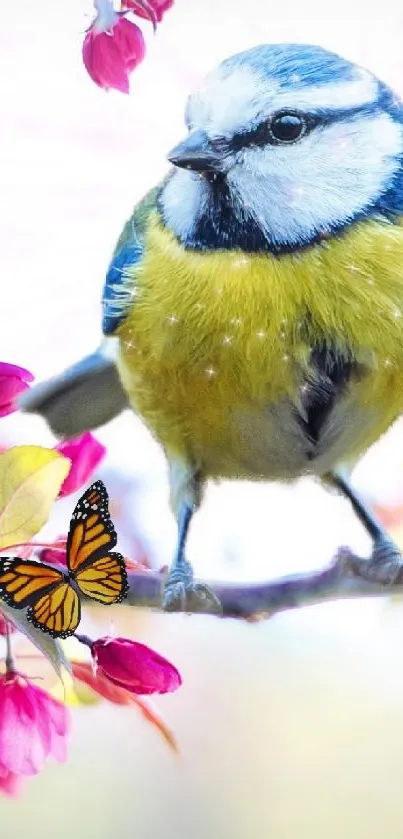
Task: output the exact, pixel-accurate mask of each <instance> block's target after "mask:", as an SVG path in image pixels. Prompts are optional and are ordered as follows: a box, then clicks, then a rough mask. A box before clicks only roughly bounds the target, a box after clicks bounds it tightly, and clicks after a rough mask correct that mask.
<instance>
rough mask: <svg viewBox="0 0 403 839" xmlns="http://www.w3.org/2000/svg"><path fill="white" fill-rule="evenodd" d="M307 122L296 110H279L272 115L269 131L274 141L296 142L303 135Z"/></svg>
mask: <svg viewBox="0 0 403 839" xmlns="http://www.w3.org/2000/svg"><path fill="white" fill-rule="evenodd" d="M306 129H307V124H306V121H305V119H304V117H303V116H302V115H301V114H297V113H295V112H294V111H279V113H277V114H274V116H272V118H271V120H270V123H269V131H270V135H271V137H272V141H273V142H274V143H295V141H296V140H299V139H300V137H302V136H303V135H304V134H305V132H306Z"/></svg>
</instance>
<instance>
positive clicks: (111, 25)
mask: <svg viewBox="0 0 403 839" xmlns="http://www.w3.org/2000/svg"><path fill="white" fill-rule="evenodd" d="M96 5H97V8H98V10H99V9H100V7H102V8H101V11H98V15H97V17H96V18H95V20H94V22H93V23H92V25H91V26H90V28H89V30H88V32H87V34H86V36H85V39H84V44H83V61H84V65H85V67H86V69H87V72H88V73H89V75H90V76H91V78H92V80H93V81H94V82H95V84H97V85H98V86H99V87H103V88H105V90H108V89H109V88H111V87H112V88H115V89H116V90H120V91H121V92H122V93H129V73H131V71H132V70H134V68H135V67H137V65H138V64H140V62H141V61H142V60H143V58H144V56H145V42H144V37H143V33H142V31H141V29H139V27H138V26H136V24H135V23H132V22H131V21H130V20H127V19H126V18H125V17H124V16H123V15H121V14H120V15H118V14H117V13H116V12H115V11H114V9H113V6H112V4H111V3H110V2H109V0H102V2H101V3H100V2H98V3H97V4H96Z"/></svg>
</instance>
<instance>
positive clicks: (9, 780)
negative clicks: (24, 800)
mask: <svg viewBox="0 0 403 839" xmlns="http://www.w3.org/2000/svg"><path fill="white" fill-rule="evenodd" d="M23 782H24V777H23V775H16V774H15V772H9V771H8V769H6V770H5V771H4V773H2V772H0V792H3V793H4V794H5V795H9V796H11V798H15V797H16V796H17V795H19V794H20V792H21V788H22V785H23Z"/></svg>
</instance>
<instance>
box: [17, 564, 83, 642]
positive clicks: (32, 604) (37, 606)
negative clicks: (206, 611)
mask: <svg viewBox="0 0 403 839" xmlns="http://www.w3.org/2000/svg"><path fill="white" fill-rule="evenodd" d="M0 598H1V599H2V600H4V601H5V602H6V603H8V604H9V605H10V606H12V607H13V608H14V609H25V608H26V607H28V609H27V619H28V620H29V621H30V623H32V624H33V625H34V626H36V627H37V629H42V630H43V632H48V633H49V634H50V635H52V636H53V637H54V638H67V636H68V635H72V634H73V632H74V631H75V630H76V629H77V626H78V624H79V622H80V600H79V597H78V594H77V593H76V592H75V591H74V589H73V588H72V587H71V585H70V584H69V582H68V581H67V580H66V577H65V575H64V574H63V572H62V571H58V570H57V568H53V567H52V566H51V565H45V564H44V563H42V562H32V561H31V560H25V559H19V558H18V557H6V556H3V557H0Z"/></svg>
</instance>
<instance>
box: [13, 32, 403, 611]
mask: <svg viewBox="0 0 403 839" xmlns="http://www.w3.org/2000/svg"><path fill="white" fill-rule="evenodd" d="M186 124H187V129H188V134H187V136H186V137H185V139H184V140H183V141H182V142H181V143H179V145H177V146H176V147H175V148H174V149H172V150H171V152H170V153H169V154H168V160H169V161H170V162H171V164H172V168H171V169H170V171H169V173H168V175H167V177H166V178H165V179H164V181H163V182H162V183H160V184H159V185H158V186H157V187H155V189H153V190H151V192H150V193H148V195H147V196H146V197H145V198H144V199H143V200H142V201H141V202H140V204H139V205H138V206H137V207H136V208H135V210H134V213H133V215H132V217H131V218H130V219H129V221H128V222H127V224H126V225H125V227H124V229H123V232H122V235H121V237H120V239H119V241H118V244H117V246H116V249H115V253H114V255H113V258H112V262H111V265H110V267H109V270H108V273H107V278H106V284H105V289H104V294H103V331H104V335H105V341H104V344H103V345H102V346H101V349H100V350H99V351H98V352H97V353H96V354H95V355H94V356H91V357H90V358H89V359H86V360H84V361H82V362H79V363H78V364H77V365H75V366H74V367H73V368H70V370H69V371H66V373H65V374H63V376H62V377H56V379H53V380H52V381H51V382H48V383H45V384H42V385H40V386H39V387H38V388H37V389H35V388H34V389H33V390H32V391H31V392H30V393H28V394H27V395H24V397H23V398H22V404H23V407H25V410H30V411H34V412H37V413H41V414H42V415H44V416H45V417H46V418H47V419H48V421H49V422H50V425H51V426H52V427H53V429H54V430H55V431H56V432H57V433H59V434H62V435H66V434H68V435H72V434H76V433H79V432H80V431H83V430H84V429H88V428H93V427H96V426H97V425H99V424H100V423H102V422H104V421H106V420H108V419H109V418H110V417H111V416H112V415H113V414H117V413H118V412H119V411H120V410H122V409H123V408H124V407H125V406H126V404H130V405H131V406H132V408H133V409H134V410H135V411H136V412H137V413H138V414H139V415H140V416H141V417H143V419H144V421H145V422H146V424H147V425H148V428H149V429H150V430H151V432H152V433H153V435H154V436H155V437H156V439H157V440H159V442H160V443H161V445H162V446H163V448H164V451H165V454H166V457H167V460H168V464H169V475H170V488H171V502H172V508H173V511H174V513H175V516H176V519H177V522H178V533H179V536H178V547H177V551H176V555H175V558H174V562H173V566H172V568H171V571H170V573H169V574H168V578H167V581H166V587H165V599H164V604H165V607H166V608H168V609H174V608H175V609H177V608H182V609H186V608H192V609H197V608H199V607H200V608H203V609H205V608H206V603H207V604H208V607H209V608H210V607H211V608H212V609H214V608H216V606H217V604H216V603H215V602H214V598H213V597H212V596H211V595H210V593H209V590H208V589H207V588H206V587H205V586H200V585H199V586H198V585H197V584H196V583H195V582H194V579H193V574H192V569H191V566H190V564H189V563H188V562H187V560H186V559H185V544H186V537H187V533H188V528H189V524H190V521H191V517H192V515H193V513H194V511H195V510H196V509H197V508H198V506H199V504H200V502H201V499H202V493H203V487H204V485H205V483H206V481H207V480H209V479H220V478H230V479H231V478H243V479H250V480H259V481H262V480H263V481H266V480H268V481H273V480H279V481H293V480H295V479H297V478H298V477H300V476H304V475H312V476H316V477H318V478H320V479H321V480H322V481H324V482H325V483H329V484H333V485H336V486H337V487H338V488H339V489H340V490H341V491H342V492H343V493H344V494H345V495H346V496H347V497H348V498H349V499H350V500H351V502H352V504H353V507H354V509H355V510H356V512H357V513H358V515H359V516H360V518H361V520H362V521H363V523H364V525H365V526H366V528H367V530H368V531H369V533H370V534H371V536H372V538H373V540H374V550H373V555H372V559H371V560H369V562H368V569H369V571H368V573H369V574H370V573H371V574H374V575H376V574H377V573H378V570H377V569H379V568H380V566H381V565H382V564H383V563H384V562H385V561H386V559H385V558H387V557H390V555H391V554H393V555H395V552H396V548H395V547H394V546H393V545H392V543H390V542H389V540H388V538H387V536H386V535H385V534H384V533H383V531H382V529H381V527H380V525H379V524H378V523H377V522H376V521H375V520H374V519H373V518H372V516H371V515H370V513H369V512H368V511H367V510H366V508H365V507H364V505H363V504H362V503H361V501H360V499H359V498H358V497H357V495H356V493H355V492H354V491H353V489H352V487H351V485H350V483H349V480H348V474H349V471H350V469H351V467H352V465H353V464H354V463H355V462H356V460H357V458H358V457H360V456H361V455H362V454H363V453H364V452H365V451H366V450H367V448H368V447H369V446H370V445H371V444H372V443H374V442H375V441H376V440H378V438H379V437H380V436H381V435H382V434H383V433H384V432H385V431H386V429H387V428H388V427H389V426H390V425H391V424H392V423H393V422H394V421H395V420H396V418H397V417H399V416H400V414H401V413H402V410H403V279H402V267H401V265H402V258H403V225H402V211H403V167H402V154H403V107H402V103H401V101H400V99H399V98H398V97H397V96H396V95H395V94H394V93H393V91H392V90H390V88H388V87H387V86H386V85H385V84H384V83H382V82H380V81H379V80H378V79H377V78H376V77H375V76H374V75H372V74H371V73H370V72H368V71H367V70H365V69H363V68H361V67H358V66H356V65H355V64H353V63H351V62H350V61H347V60H345V59H344V58H341V57H339V56H338V55H335V54H333V53H330V52H328V51H326V50H324V49H322V48H320V47H316V46H305V45H301V44H297V45H295V44H274V45H263V46H258V47H254V48H253V49H250V50H248V51H246V52H243V53H241V54H239V55H235V56H233V57H231V58H228V59H227V60H225V61H224V62H223V63H222V64H220V66H219V67H218V68H217V69H215V70H214V71H213V72H211V73H210V74H209V75H208V76H207V78H206V80H205V82H204V84H203V85H202V86H201V87H200V89H198V90H196V91H195V92H194V93H192V95H191V96H190V98H189V100H188V103H187V107H186ZM110 342H112V343H113V347H114V351H113V352H112V350H110V348H109V343H110ZM114 352H115V354H114ZM371 569H372V570H371Z"/></svg>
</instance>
